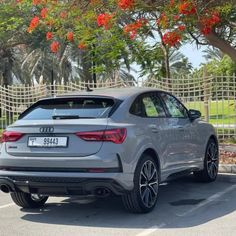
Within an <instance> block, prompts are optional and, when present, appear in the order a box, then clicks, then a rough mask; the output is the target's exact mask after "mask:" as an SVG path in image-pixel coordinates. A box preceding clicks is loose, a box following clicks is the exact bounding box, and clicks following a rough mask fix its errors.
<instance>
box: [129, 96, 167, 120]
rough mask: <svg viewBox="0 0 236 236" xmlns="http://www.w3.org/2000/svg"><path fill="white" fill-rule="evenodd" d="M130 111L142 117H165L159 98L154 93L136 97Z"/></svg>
mask: <svg viewBox="0 0 236 236" xmlns="http://www.w3.org/2000/svg"><path fill="white" fill-rule="evenodd" d="M130 113H131V114H134V115H136V116H142V117H165V111H164V108H163V106H162V104H161V100H160V99H159V97H158V96H157V95H156V94H154V93H153V94H148V95H143V96H140V97H139V98H138V99H136V100H135V102H134V103H133V105H132V106H131V109H130Z"/></svg>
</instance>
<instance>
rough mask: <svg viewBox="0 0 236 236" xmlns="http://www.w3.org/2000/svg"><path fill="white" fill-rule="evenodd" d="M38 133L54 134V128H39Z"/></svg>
mask: <svg viewBox="0 0 236 236" xmlns="http://www.w3.org/2000/svg"><path fill="white" fill-rule="evenodd" d="M39 132H40V133H47V134H48V133H53V132H54V128H53V127H41V128H40V129H39Z"/></svg>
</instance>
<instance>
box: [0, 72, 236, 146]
mask: <svg viewBox="0 0 236 236" xmlns="http://www.w3.org/2000/svg"><path fill="white" fill-rule="evenodd" d="M132 86H139V87H153V88H158V89H161V90H166V91H169V92H171V93H173V94H174V95H176V96H177V97H178V98H179V99H180V100H182V101H183V103H184V104H185V105H186V106H187V107H188V108H192V109H197V110H200V111H201V113H202V116H203V119H205V120H207V121H209V122H210V123H212V124H213V125H214V126H215V127H216V129H217V133H218V136H219V138H220V140H221V141H225V140H228V139H236V77H235V76H221V77H213V76H204V77H201V78H190V77H183V78H178V79H164V78H163V79H158V80H157V79H148V80H142V81H141V80H140V81H137V83H134V81H123V80H116V81H109V80H106V81H102V82H98V83H97V84H96V85H95V84H93V83H85V82H79V83H69V84H66V85H61V84H54V85H44V84H43V85H35V86H27V85H12V86H8V87H2V86H0V132H1V130H3V129H5V128H6V127H7V126H8V125H9V124H11V123H12V122H14V121H15V120H16V119H17V117H18V115H19V114H20V113H21V112H22V111H24V110H25V109H26V108H27V107H29V106H30V105H31V104H33V103H34V102H36V101H37V100H39V99H40V98H44V97H49V96H54V95H59V94H66V93H69V92H74V91H80V90H86V89H87V87H89V88H91V89H101V88H118V87H132Z"/></svg>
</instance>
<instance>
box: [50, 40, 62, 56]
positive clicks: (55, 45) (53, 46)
mask: <svg viewBox="0 0 236 236" xmlns="http://www.w3.org/2000/svg"><path fill="white" fill-rule="evenodd" d="M50 48H51V51H52V52H53V53H57V52H58V50H59V48H60V44H59V42H57V41H53V42H52V43H51V46H50Z"/></svg>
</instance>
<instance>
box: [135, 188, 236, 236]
mask: <svg viewBox="0 0 236 236" xmlns="http://www.w3.org/2000/svg"><path fill="white" fill-rule="evenodd" d="M234 189H236V184H234V185H232V186H230V187H229V188H227V189H226V190H224V191H222V192H219V193H216V194H214V195H212V196H210V197H209V198H207V199H206V200H205V201H203V202H201V203H199V204H198V205H196V206H195V207H193V208H191V209H190V210H188V211H186V212H184V213H182V214H176V215H177V216H186V215H188V214H189V213H192V212H194V211H196V210H198V209H199V208H201V207H203V206H205V205H207V204H209V203H211V202H213V201H215V200H216V199H218V198H220V197H222V196H223V195H224V194H226V193H228V192H231V191H233V190H234ZM166 225H167V224H166V223H162V224H160V225H154V226H152V227H150V228H148V229H145V230H143V231H142V232H140V233H138V234H136V236H148V235H150V234H152V233H154V232H156V231H157V230H158V229H160V228H162V227H164V226H166Z"/></svg>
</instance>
